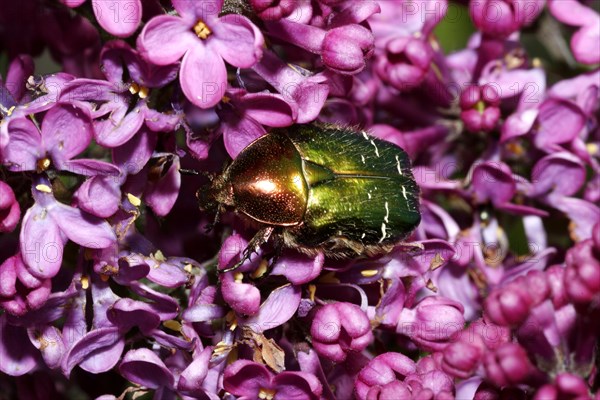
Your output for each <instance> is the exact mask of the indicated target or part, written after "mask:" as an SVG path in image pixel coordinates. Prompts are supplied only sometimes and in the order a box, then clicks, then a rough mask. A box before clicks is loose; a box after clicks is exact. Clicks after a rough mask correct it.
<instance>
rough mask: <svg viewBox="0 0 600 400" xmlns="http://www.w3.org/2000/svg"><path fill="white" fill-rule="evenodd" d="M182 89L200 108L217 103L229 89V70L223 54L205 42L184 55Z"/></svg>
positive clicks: (180, 77)
mask: <svg viewBox="0 0 600 400" xmlns="http://www.w3.org/2000/svg"><path fill="white" fill-rule="evenodd" d="M179 82H180V83H181V89H182V90H183V93H184V94H185V97H187V98H188V100H189V101H191V102H192V103H193V104H195V105H197V106H198V107H200V108H209V107H212V106H214V105H216V104H217V103H218V102H219V101H221V98H222V97H223V94H225V89H227V70H226V69H225V63H224V62H223V59H222V58H221V56H220V55H219V54H217V53H215V52H214V51H213V50H212V49H210V48H209V47H208V46H205V45H203V44H201V45H196V46H194V47H193V48H191V49H190V50H189V51H188V52H187V53H186V54H185V56H184V57H183V61H182V62H181V72H180V73H179Z"/></svg>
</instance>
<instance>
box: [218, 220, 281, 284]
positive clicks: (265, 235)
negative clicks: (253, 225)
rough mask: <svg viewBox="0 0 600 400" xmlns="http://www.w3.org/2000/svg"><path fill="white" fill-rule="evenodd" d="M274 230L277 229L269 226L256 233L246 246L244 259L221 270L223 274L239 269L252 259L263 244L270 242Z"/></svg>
mask: <svg viewBox="0 0 600 400" xmlns="http://www.w3.org/2000/svg"><path fill="white" fill-rule="evenodd" d="M274 230H275V227H273V226H267V227H266V228H262V229H261V230H259V231H258V232H256V234H255V235H254V237H253V238H252V239H251V240H250V242H249V243H248V246H246V248H245V249H244V251H243V252H242V257H241V258H240V261H238V262H237V263H235V265H234V266H233V267H231V268H227V269H223V270H221V273H223V272H231V271H234V270H236V269H238V268H239V267H240V266H241V265H242V264H243V263H245V262H246V260H249V259H250V256H251V255H252V253H256V251H257V250H258V248H259V247H260V246H262V245H263V244H265V243H266V242H267V240H269V238H270V237H271V234H272V233H273V231H274Z"/></svg>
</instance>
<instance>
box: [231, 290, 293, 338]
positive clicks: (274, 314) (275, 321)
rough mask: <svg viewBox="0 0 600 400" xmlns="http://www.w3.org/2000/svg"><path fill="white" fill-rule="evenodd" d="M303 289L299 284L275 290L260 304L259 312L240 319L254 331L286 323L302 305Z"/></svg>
mask: <svg viewBox="0 0 600 400" xmlns="http://www.w3.org/2000/svg"><path fill="white" fill-rule="evenodd" d="M301 294H302V293H301V291H300V287H299V286H295V285H285V286H281V287H278V288H277V289H275V290H273V291H272V292H271V293H270V294H269V297H267V299H266V300H265V301H264V302H263V303H262V304H261V305H260V309H259V310H258V313H256V314H254V315H253V316H252V317H249V318H246V319H241V318H240V319H239V322H240V323H241V324H243V325H244V326H248V327H250V328H251V329H252V331H253V332H256V333H263V332H264V331H266V330H268V329H273V328H276V327H278V326H279V325H283V324H284V323H286V322H287V321H288V320H289V319H290V318H292V316H293V315H294V314H295V313H296V310H297V309H298V306H299V305H300V297H301Z"/></svg>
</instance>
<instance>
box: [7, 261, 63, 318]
mask: <svg viewBox="0 0 600 400" xmlns="http://www.w3.org/2000/svg"><path fill="white" fill-rule="evenodd" d="M51 290H52V283H51V282H50V279H38V278H36V277H35V276H33V275H31V274H30V273H29V272H28V271H27V267H26V266H25V265H24V264H23V259H22V258H21V254H16V255H14V256H12V257H10V258H9V259H7V260H6V261H4V263H2V265H0V306H2V308H4V309H5V310H6V311H7V312H8V313H9V314H12V315H16V316H22V315H24V314H25V313H27V312H28V311H30V310H35V309H38V308H40V307H41V306H42V305H44V303H45V302H46V300H48V296H49V295H50V291H51Z"/></svg>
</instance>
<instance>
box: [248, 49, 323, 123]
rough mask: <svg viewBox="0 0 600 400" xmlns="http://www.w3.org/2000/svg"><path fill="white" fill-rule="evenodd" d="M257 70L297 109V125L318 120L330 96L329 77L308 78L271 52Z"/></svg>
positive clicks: (319, 75)
mask: <svg viewBox="0 0 600 400" xmlns="http://www.w3.org/2000/svg"><path fill="white" fill-rule="evenodd" d="M253 70H254V71H255V72H256V73H257V74H258V75H260V76H261V77H262V78H263V79H264V80H265V81H267V83H269V84H270V85H271V86H273V87H274V88H275V90H277V91H278V92H279V93H281V95H282V96H283V99H284V100H285V101H287V102H288V103H289V104H291V105H292V106H293V107H294V112H295V114H296V123H298V124H305V123H307V122H311V121H314V120H315V119H316V118H317V116H318V115H319V112H320V111H321V108H322V107H323V104H325V101H326V100H327V95H328V94H329V86H328V85H327V84H326V81H327V77H326V76H325V75H323V74H316V75H312V76H310V75H309V76H306V75H304V74H302V73H301V71H299V70H298V69H297V68H291V67H290V66H289V65H287V64H285V63H284V62H283V61H282V60H280V59H279V58H278V57H277V56H276V55H275V54H274V53H273V52H271V51H265V53H264V55H263V58H262V59H261V61H260V62H259V63H257V64H256V65H255V66H254V67H253Z"/></svg>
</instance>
